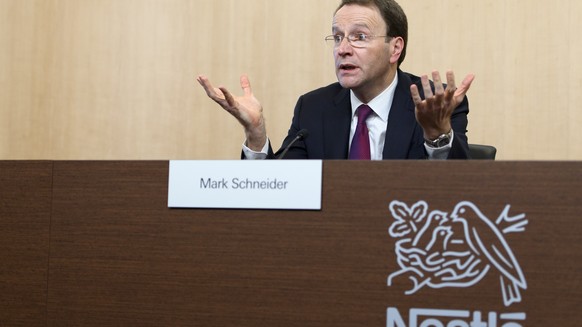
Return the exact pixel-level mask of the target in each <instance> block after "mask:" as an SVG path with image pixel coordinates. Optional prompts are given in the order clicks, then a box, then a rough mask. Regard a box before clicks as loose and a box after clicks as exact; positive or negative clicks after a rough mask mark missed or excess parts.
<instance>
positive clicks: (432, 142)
mask: <svg viewBox="0 0 582 327" xmlns="http://www.w3.org/2000/svg"><path fill="white" fill-rule="evenodd" d="M452 137H453V130H452V129H450V130H449V131H448V132H447V133H442V134H440V135H438V136H437V137H434V138H427V137H426V136H425V138H424V143H425V144H426V145H428V146H429V147H431V148H442V147H443V146H445V145H447V144H449V143H451V139H452Z"/></svg>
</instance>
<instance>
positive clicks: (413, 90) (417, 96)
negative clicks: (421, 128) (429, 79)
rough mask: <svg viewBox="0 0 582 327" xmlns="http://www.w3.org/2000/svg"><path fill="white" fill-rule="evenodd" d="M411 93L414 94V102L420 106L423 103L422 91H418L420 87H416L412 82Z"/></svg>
mask: <svg viewBox="0 0 582 327" xmlns="http://www.w3.org/2000/svg"><path fill="white" fill-rule="evenodd" d="M410 94H411V95H412V101H413V102H414V105H415V106H416V107H418V106H419V105H420V104H421V103H422V98H421V97H420V93H419V92H418V87H416V85H414V84H412V85H411V86H410Z"/></svg>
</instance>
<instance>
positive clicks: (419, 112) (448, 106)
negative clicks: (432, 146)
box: [410, 71, 475, 139]
mask: <svg viewBox="0 0 582 327" xmlns="http://www.w3.org/2000/svg"><path fill="white" fill-rule="evenodd" d="M432 79H433V82H434V89H435V92H434V94H433V92H432V89H431V87H430V82H429V80H428V76H426V75H423V76H421V83H422V88H423V91H424V100H423V99H422V98H421V97H420V93H419V91H418V88H417V87H416V85H412V86H411V87H410V92H411V94H412V100H413V101H414V105H415V107H416V108H415V114H416V120H417V121H418V123H419V124H420V126H422V128H423V130H424V137H425V139H435V138H437V137H438V136H439V135H441V134H444V133H448V132H449V131H450V130H451V115H452V113H453V111H454V110H455V108H456V107H457V106H458V105H459V104H460V103H461V102H462V101H463V99H464V98H465V95H466V93H467V91H469V88H470V87H471V83H472V82H473V79H475V75H473V74H469V75H467V77H465V79H464V80H463V82H461V85H460V86H459V87H458V88H457V87H456V85H455V75H454V73H453V72H452V71H448V72H447V86H446V89H445V87H444V86H443V83H442V81H441V77H440V74H439V72H438V71H434V72H433V73H432Z"/></svg>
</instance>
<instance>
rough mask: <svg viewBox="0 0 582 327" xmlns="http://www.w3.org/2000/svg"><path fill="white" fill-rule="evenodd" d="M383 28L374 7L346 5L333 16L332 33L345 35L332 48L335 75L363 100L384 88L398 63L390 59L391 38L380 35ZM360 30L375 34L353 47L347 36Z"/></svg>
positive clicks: (383, 30) (383, 34)
mask: <svg viewBox="0 0 582 327" xmlns="http://www.w3.org/2000/svg"><path fill="white" fill-rule="evenodd" d="M386 28H387V27H386V23H385V22H384V20H383V19H382V16H381V15H380V12H379V10H378V9H377V8H375V7H373V8H372V7H365V6H360V5H346V6H344V7H342V8H340V9H339V10H338V11H337V13H336V14H335V16H334V19H333V25H332V33H333V34H334V35H341V36H345V38H344V39H343V40H342V41H341V43H340V44H339V45H337V46H336V47H335V48H334V51H333V54H334V59H335V70H336V76H337V79H338V81H339V83H340V84H341V85H342V86H343V87H345V88H349V89H352V90H353V91H354V93H356V95H357V96H358V98H360V100H362V101H369V100H371V98H369V99H366V98H367V97H372V98H373V97H375V96H376V95H378V94H380V93H381V92H382V91H383V90H384V89H386V88H387V87H388V86H389V85H390V83H391V82H392V78H391V74H394V73H395V71H396V67H397V64H396V63H395V62H391V61H393V58H391V57H393V56H392V52H393V50H392V48H391V39H390V38H384V37H382V36H385V35H386ZM359 33H362V34H366V35H368V36H377V37H373V38H369V39H368V42H367V43H366V46H365V47H363V48H356V47H353V46H352V45H351V44H350V43H349V42H348V40H347V36H348V35H358V34H359ZM396 60H397V59H396ZM362 97H363V98H364V99H362Z"/></svg>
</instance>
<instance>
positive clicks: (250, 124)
mask: <svg viewBox="0 0 582 327" xmlns="http://www.w3.org/2000/svg"><path fill="white" fill-rule="evenodd" d="M196 80H197V81H198V83H200V85H202V87H203V88H204V90H205V91H206V94H207V95H208V97H209V98H211V99H212V100H214V101H215V102H216V103H218V104H219V105H220V106H221V107H222V108H223V109H224V110H226V111H227V112H228V113H230V114H231V115H232V116H234V117H235V118H236V119H237V120H238V121H239V123H240V124H241V125H242V126H243V127H244V130H245V134H246V137H247V146H248V147H249V148H251V149H252V150H255V151H259V150H261V149H262V147H263V146H264V144H265V143H266V141H267V131H266V128H265V119H264V117H263V107H262V106H261V103H260V102H259V101H258V100H257V99H256V98H255V96H254V95H253V92H252V89H251V83H250V82H249V78H248V76H246V75H242V76H241V77H240V86H241V88H242V90H243V95H242V96H233V95H232V94H231V93H230V92H229V91H228V90H227V89H226V88H225V87H224V86H219V87H217V88H216V87H213V86H212V84H211V83H210V81H209V80H208V78H207V77H206V76H204V75H200V76H198V77H197V78H196Z"/></svg>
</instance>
